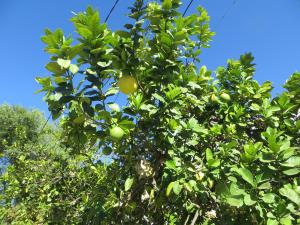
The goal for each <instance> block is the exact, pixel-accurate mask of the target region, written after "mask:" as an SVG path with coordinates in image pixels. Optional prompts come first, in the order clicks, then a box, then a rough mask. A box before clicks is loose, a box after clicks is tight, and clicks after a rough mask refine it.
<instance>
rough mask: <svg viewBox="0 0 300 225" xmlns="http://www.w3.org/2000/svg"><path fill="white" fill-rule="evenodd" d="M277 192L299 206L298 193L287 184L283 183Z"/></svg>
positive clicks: (299, 197) (299, 196) (299, 198)
mask: <svg viewBox="0 0 300 225" xmlns="http://www.w3.org/2000/svg"><path fill="white" fill-rule="evenodd" d="M279 193H280V194H281V195H282V196H284V197H286V198H288V199H289V200H291V201H292V202H294V203H296V205H298V206H300V195H299V194H298V193H297V192H296V191H294V190H293V189H292V188H291V187H290V186H289V185H284V187H283V188H280V189H279Z"/></svg>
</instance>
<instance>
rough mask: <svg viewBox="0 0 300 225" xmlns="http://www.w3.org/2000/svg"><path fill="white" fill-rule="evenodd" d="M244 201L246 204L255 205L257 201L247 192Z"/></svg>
mask: <svg viewBox="0 0 300 225" xmlns="http://www.w3.org/2000/svg"><path fill="white" fill-rule="evenodd" d="M244 203H245V205H248V206H250V205H254V204H255V203H256V201H254V200H252V199H251V196H250V195H249V194H246V195H245V196H244Z"/></svg>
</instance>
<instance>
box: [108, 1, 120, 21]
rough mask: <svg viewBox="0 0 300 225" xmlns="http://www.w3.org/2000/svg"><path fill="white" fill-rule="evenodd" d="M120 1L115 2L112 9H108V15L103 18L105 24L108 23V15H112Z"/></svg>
mask: <svg viewBox="0 0 300 225" xmlns="http://www.w3.org/2000/svg"><path fill="white" fill-rule="evenodd" d="M119 1H120V0H116V1H115V4H114V5H113V7H112V8H111V9H110V11H109V13H108V15H107V16H106V18H105V23H106V22H107V21H108V19H109V17H110V15H111V14H112V12H113V11H114V9H115V8H116V6H117V4H118V3H119Z"/></svg>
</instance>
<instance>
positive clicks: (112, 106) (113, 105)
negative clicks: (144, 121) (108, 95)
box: [107, 103, 120, 112]
mask: <svg viewBox="0 0 300 225" xmlns="http://www.w3.org/2000/svg"><path fill="white" fill-rule="evenodd" d="M107 105H108V107H109V108H110V109H111V110H112V111H115V112H120V106H119V105H118V104H117V103H108V104H107Z"/></svg>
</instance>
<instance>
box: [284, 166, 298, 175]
mask: <svg viewBox="0 0 300 225" xmlns="http://www.w3.org/2000/svg"><path fill="white" fill-rule="evenodd" d="M282 172H283V173H284V174H286V175H288V176H294V175H296V174H298V173H300V168H292V169H288V170H284V171H282Z"/></svg>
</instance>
